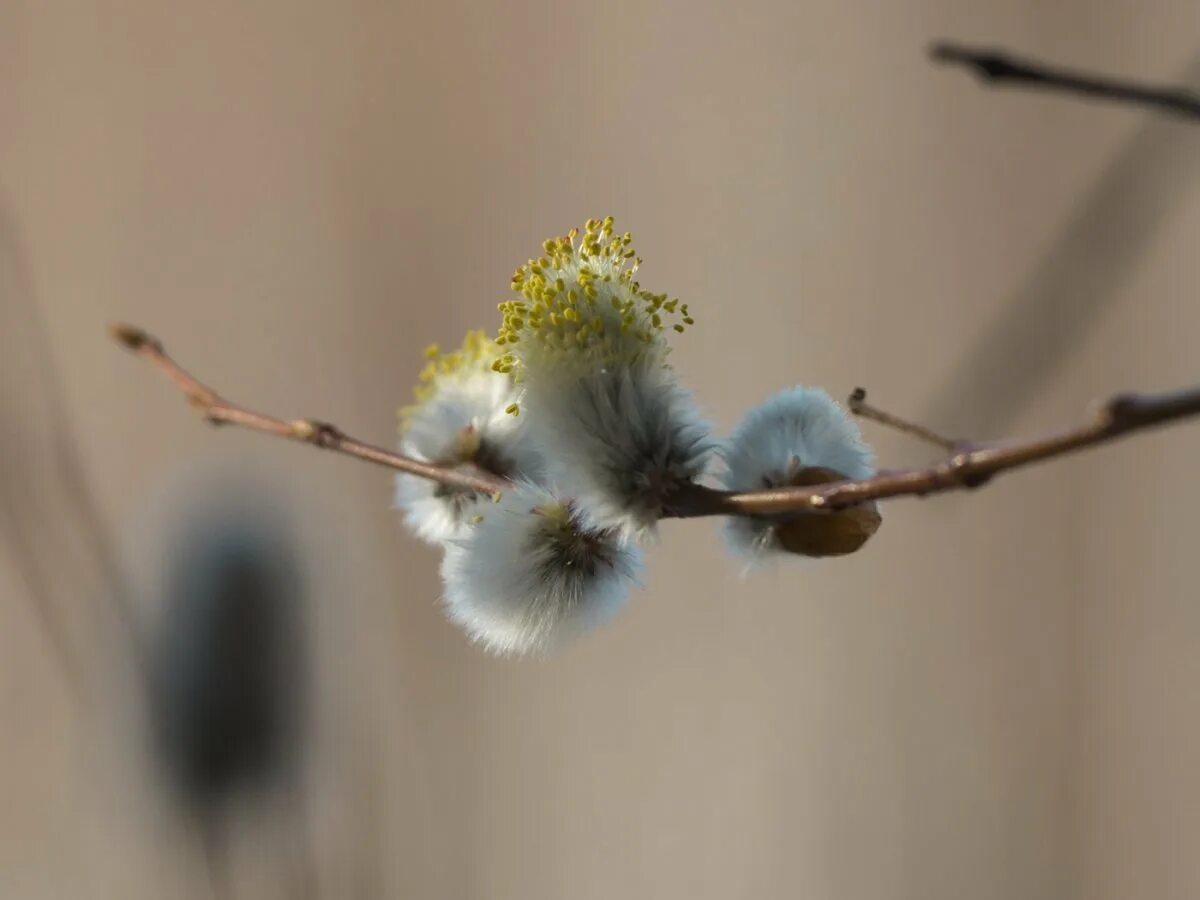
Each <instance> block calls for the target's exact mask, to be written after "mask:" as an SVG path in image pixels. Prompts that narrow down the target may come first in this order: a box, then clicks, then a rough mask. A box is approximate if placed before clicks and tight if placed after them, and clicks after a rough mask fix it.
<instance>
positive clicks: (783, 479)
mask: <svg viewBox="0 0 1200 900" xmlns="http://www.w3.org/2000/svg"><path fill="white" fill-rule="evenodd" d="M721 455H722V457H723V459H724V462H725V472H724V474H723V482H724V486H725V487H726V488H728V489H729V490H733V491H751V490H758V489H762V488H771V487H777V486H780V485H785V484H789V483H790V482H791V480H792V478H793V477H794V476H795V475H796V473H797V472H798V471H799V470H800V469H802V468H809V467H820V468H825V469H833V470H835V471H837V472H840V473H841V474H842V475H844V476H845V477H847V478H868V477H870V476H871V475H872V474H873V473H874V470H873V466H872V455H871V450H870V448H869V447H868V446H867V445H866V444H865V443H864V442H863V439H862V435H861V434H860V432H859V429H858V425H857V424H856V423H855V422H854V420H853V419H851V418H850V416H849V414H848V413H847V412H846V410H845V409H843V408H842V407H841V406H840V405H838V404H837V403H836V402H835V401H834V400H833V399H832V398H831V397H830V396H829V395H828V394H827V393H825V392H824V391H823V390H820V389H819V388H806V387H793V388H788V389H786V390H783V391H780V392H779V393H778V394H776V395H775V396H773V397H771V398H770V399H769V400H767V401H766V402H765V403H763V404H761V405H760V406H756V407H754V408H753V409H751V410H750V411H749V412H748V413H746V415H745V416H744V417H743V419H742V421H741V423H740V424H739V425H738V426H737V428H736V429H734V432H733V434H732V435H730V437H729V439H728V440H727V441H726V442H725V444H724V446H723V447H722V451H721ZM725 534H726V539H727V541H728V544H729V546H730V548H731V549H732V550H733V551H734V552H735V553H737V554H739V555H743V556H748V557H751V558H761V557H763V556H766V555H769V554H771V553H773V552H776V551H779V550H780V547H779V546H778V544H777V541H776V536H775V530H774V528H773V526H772V523H771V522H770V521H769V520H766V519H756V518H748V517H738V516H734V517H731V518H730V519H729V520H728V521H727V523H726V525H725Z"/></svg>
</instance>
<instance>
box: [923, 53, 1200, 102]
mask: <svg viewBox="0 0 1200 900" xmlns="http://www.w3.org/2000/svg"><path fill="white" fill-rule="evenodd" d="M929 55H930V56H931V57H932V58H933V59H934V60H935V61H937V62H941V63H948V64H951V65H960V66H965V67H966V68H968V69H971V70H973V71H974V72H975V74H976V75H978V76H979V78H980V79H981V80H982V81H984V82H986V83H988V84H995V85H1008V86H1011V87H1025V88H1035V89H1040V90H1049V91H1062V92H1066V93H1070V94H1079V95H1083V96H1086V97H1093V98H1096V99H1099V100H1109V101H1114V102H1117V103H1131V104H1136V105H1138V106H1148V107H1152V108H1155V109H1161V110H1163V111H1165V112H1169V113H1172V114H1174V115H1177V116H1183V117H1185V118H1192V119H1200V94H1197V93H1195V92H1194V91H1189V90H1186V89H1185V88H1177V87H1158V86H1151V85H1145V84H1138V83H1136V82H1132V81H1125V80H1121V79H1117V78H1112V77H1109V76H1104V75H1091V74H1088V73H1084V72H1075V71H1070V70H1067V69H1060V68H1056V67H1053V66H1049V65H1046V64H1044V63H1038V62H1033V61H1030V60H1022V59H1017V58H1015V57H1012V56H1010V55H1009V54H1007V53H1005V52H1004V51H1002V50H980V49H972V48H970V47H964V46H962V45H960V44H954V43H949V42H941V43H937V44H934V45H933V46H932V47H931V48H930V50H929Z"/></svg>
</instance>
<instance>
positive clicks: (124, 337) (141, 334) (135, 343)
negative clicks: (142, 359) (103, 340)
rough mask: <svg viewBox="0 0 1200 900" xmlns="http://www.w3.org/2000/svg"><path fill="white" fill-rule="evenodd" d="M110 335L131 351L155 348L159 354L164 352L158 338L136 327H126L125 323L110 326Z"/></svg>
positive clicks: (115, 323)
mask: <svg viewBox="0 0 1200 900" xmlns="http://www.w3.org/2000/svg"><path fill="white" fill-rule="evenodd" d="M108 333H109V334H110V335H111V336H112V338H113V340H115V341H117V342H118V343H120V344H123V345H124V346H125V347H126V348H128V349H130V350H134V351H137V350H141V349H142V348H143V347H147V346H148V347H153V348H154V349H155V350H158V351H159V352H161V351H162V344H161V343H159V340H158V338H156V337H154V335H152V334H150V333H149V332H147V331H143V330H142V329H141V328H138V327H137V326H136V325H126V324H125V323H123V322H114V323H113V324H112V325H109V326H108Z"/></svg>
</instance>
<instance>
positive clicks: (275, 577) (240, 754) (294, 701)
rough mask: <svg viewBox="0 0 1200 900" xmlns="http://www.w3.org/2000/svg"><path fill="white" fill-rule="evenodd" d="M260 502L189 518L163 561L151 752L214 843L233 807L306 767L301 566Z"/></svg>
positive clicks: (237, 502) (152, 676)
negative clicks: (162, 586) (216, 834)
mask: <svg viewBox="0 0 1200 900" xmlns="http://www.w3.org/2000/svg"><path fill="white" fill-rule="evenodd" d="M222 496H226V495H222ZM258 500H259V502H258V503H257V504H255V505H252V504H251V503H249V502H247V500H245V499H243V498H240V497H239V498H237V499H233V498H232V493H230V494H229V495H228V498H227V499H224V500H219V501H218V502H217V503H215V504H214V505H213V507H212V509H211V510H208V511H204V512H200V513H188V514H186V516H185V518H184V520H183V521H182V522H181V524H180V527H179V531H178V534H177V535H175V536H174V541H173V543H172V544H171V545H170V546H169V548H168V550H167V554H166V557H165V559H164V566H165V578H164V583H165V596H164V597H163V598H162V602H163V608H162V610H161V619H160V622H159V627H158V629H157V632H156V633H155V635H154V638H153V643H152V650H151V659H150V666H149V681H150V683H149V697H150V703H151V721H152V725H153V737H154V746H155V750H156V755H157V756H158V757H159V759H160V761H161V763H162V764H163V768H164V771H165V774H166V775H167V776H168V777H169V779H170V780H171V781H172V782H173V784H174V786H175V788H176V789H177V791H178V793H179V796H180V797H181V798H182V800H183V801H184V803H185V804H186V806H187V807H188V809H189V811H190V813H191V814H193V815H195V816H197V817H198V818H199V819H200V824H201V826H202V827H203V828H204V829H205V831H206V834H208V836H209V838H211V837H212V835H213V834H214V833H216V832H219V831H220V829H221V821H222V819H223V815H224V813H225V811H226V807H227V805H228V802H229V801H232V800H235V799H237V798H240V797H249V796H251V795H261V794H263V793H267V792H271V791H281V792H286V791H288V790H289V789H291V788H293V787H294V786H295V785H296V783H297V779H298V778H299V769H300V763H301V762H302V760H301V756H302V754H301V747H302V744H303V737H304V735H303V731H304V729H303V718H304V717H303V712H304V706H305V703H304V699H305V690H304V687H305V671H306V665H305V655H306V654H305V628H304V580H305V579H304V574H303V567H302V565H301V562H300V559H299V556H298V553H297V552H296V550H295V548H294V545H293V543H292V538H291V536H290V534H289V533H288V532H287V531H286V530H285V528H284V527H283V526H282V524H281V521H282V520H281V518H277V517H275V516H273V515H271V514H269V513H266V512H263V509H266V508H269V505H268V504H264V503H262V502H261V498H258Z"/></svg>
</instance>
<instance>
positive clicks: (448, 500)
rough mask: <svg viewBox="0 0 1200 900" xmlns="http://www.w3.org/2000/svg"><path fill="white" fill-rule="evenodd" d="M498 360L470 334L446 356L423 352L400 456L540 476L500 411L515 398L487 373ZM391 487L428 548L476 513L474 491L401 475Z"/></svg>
mask: <svg viewBox="0 0 1200 900" xmlns="http://www.w3.org/2000/svg"><path fill="white" fill-rule="evenodd" d="M496 355H497V348H496V345H495V344H493V343H492V342H491V341H489V340H487V338H485V337H484V335H483V334H482V332H472V333H470V334H468V335H467V338H466V340H465V341H464V343H463V346H462V348H461V349H460V350H457V351H454V352H452V353H449V354H442V353H440V352H439V351H438V350H437V348H436V347H433V348H430V350H429V351H427V356H428V357H429V360H430V361H429V364H428V365H427V366H426V367H425V370H424V371H423V372H422V373H421V383H420V385H419V386H418V388H417V392H416V394H417V400H416V402H415V403H414V404H413V405H412V406H409V407H406V408H405V409H403V410H402V411H401V417H402V431H401V440H400V449H401V452H403V453H405V454H407V455H409V456H412V457H414V458H416V459H420V460H424V461H427V462H436V463H443V464H449V465H454V464H459V463H473V464H475V465H477V466H480V467H481V468H483V469H486V470H487V471H490V472H495V473H496V474H500V475H504V476H506V477H512V478H517V477H523V478H529V479H534V478H540V477H541V476H542V462H541V457H540V455H539V454H538V453H537V451H536V450H535V448H534V446H533V442H532V441H531V440H530V437H529V434H528V432H527V429H526V427H525V421H524V420H523V419H520V418H517V417H515V416H512V415H509V414H508V413H506V412H505V409H506V408H507V407H508V406H510V404H512V402H513V400H514V398H515V392H514V388H513V385H512V383H511V381H510V379H508V378H506V377H504V376H502V375H499V374H497V373H496V372H493V371H492V368H491V365H492V362H493V361H494V360H495V358H496ZM395 484H396V491H395V499H396V506H397V507H399V508H400V509H401V510H403V512H404V521H405V524H406V525H408V527H409V528H410V529H412V531H413V533H415V534H416V535H417V536H418V537H420V538H422V539H423V540H426V541H428V542H430V543H434V544H440V543H442V542H443V541H446V540H449V539H451V538H455V537H460V536H461V535H463V534H464V533H465V530H466V528H467V527H468V525H469V523H470V520H471V517H472V516H474V515H476V514H477V512H478V507H479V505H480V497H479V495H478V494H476V493H474V492H472V491H464V490H460V489H455V488H448V487H446V486H445V485H441V484H438V483H436V482H433V481H430V480H428V479H425V478H419V477H417V476H415V475H408V474H404V473H401V474H398V475H397V476H396V479H395ZM483 499H484V500H485V501H486V499H487V498H483Z"/></svg>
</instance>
